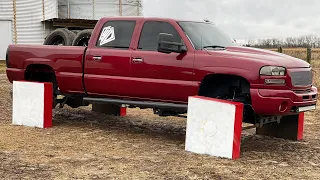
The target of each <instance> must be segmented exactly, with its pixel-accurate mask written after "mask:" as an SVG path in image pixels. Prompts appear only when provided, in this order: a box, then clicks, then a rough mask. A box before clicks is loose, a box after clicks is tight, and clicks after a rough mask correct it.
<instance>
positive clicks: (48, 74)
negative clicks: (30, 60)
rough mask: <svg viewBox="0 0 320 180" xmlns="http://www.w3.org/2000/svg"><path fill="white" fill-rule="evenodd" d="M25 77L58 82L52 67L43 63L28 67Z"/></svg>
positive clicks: (39, 80) (32, 79) (33, 79)
mask: <svg viewBox="0 0 320 180" xmlns="http://www.w3.org/2000/svg"><path fill="white" fill-rule="evenodd" d="M24 79H25V80H31V81H38V82H53V83H56V76H55V72H54V70H53V69H52V67H50V66H48V65H43V64H32V65H29V66H28V67H27V68H26V71H25V76H24Z"/></svg>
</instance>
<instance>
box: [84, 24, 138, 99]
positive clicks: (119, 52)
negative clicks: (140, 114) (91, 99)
mask: <svg viewBox="0 0 320 180" xmlns="http://www.w3.org/2000/svg"><path fill="white" fill-rule="evenodd" d="M136 24H137V22H136V21H135V20H108V21H106V22H104V23H101V24H100V27H99V26H97V27H96V29H100V30H99V32H94V34H93V35H92V37H93V39H91V41H90V43H89V48H88V50H87V54H86V56H85V66H84V84H85V89H86V91H87V93H88V94H91V95H93V94H94V95H112V96H127V95H128V93H129V92H130V87H129V84H128V83H127V81H128V77H129V75H130V64H131V55H132V48H131V47H132V46H131V40H132V37H133V34H134V32H135V29H136Z"/></svg>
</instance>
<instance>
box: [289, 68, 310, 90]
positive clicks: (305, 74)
mask: <svg viewBox="0 0 320 180" xmlns="http://www.w3.org/2000/svg"><path fill="white" fill-rule="evenodd" d="M290 76H291V81H292V85H293V86H310V85H312V72H311V71H310V70H309V71H296V72H290Z"/></svg>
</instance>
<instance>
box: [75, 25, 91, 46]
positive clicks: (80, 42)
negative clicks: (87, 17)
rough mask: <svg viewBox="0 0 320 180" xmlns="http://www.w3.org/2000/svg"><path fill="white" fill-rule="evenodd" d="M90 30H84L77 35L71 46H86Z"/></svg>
mask: <svg viewBox="0 0 320 180" xmlns="http://www.w3.org/2000/svg"><path fill="white" fill-rule="evenodd" d="M91 34H92V29H85V30H83V31H81V32H79V33H78V34H77V36H76V37H75V38H74V40H73V42H72V46H86V47H87V46H88V43H89V39H90V37H91Z"/></svg>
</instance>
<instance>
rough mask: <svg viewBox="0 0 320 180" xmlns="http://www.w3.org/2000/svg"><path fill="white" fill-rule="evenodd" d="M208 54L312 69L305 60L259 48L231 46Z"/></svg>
mask: <svg viewBox="0 0 320 180" xmlns="http://www.w3.org/2000/svg"><path fill="white" fill-rule="evenodd" d="M207 52H208V53H209V54H210V55H217V54H216V53H217V52H220V53H219V56H223V57H224V58H232V59H235V58H237V59H239V60H241V59H245V60H250V61H255V62H259V63H261V64H264V65H275V66H283V67H286V68H302V67H310V64H309V63H307V62H306V61H304V60H301V59H298V58H294V57H292V56H288V55H285V54H282V53H278V52H274V51H270V50H264V49H258V48H250V47H241V46H231V47H227V48H226V50H224V51H220V50H219V51H218V50H208V51H207Z"/></svg>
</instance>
